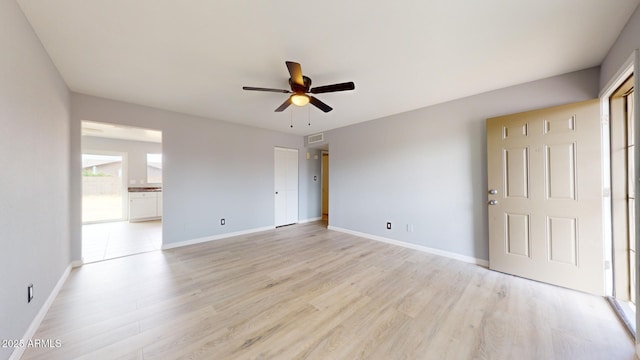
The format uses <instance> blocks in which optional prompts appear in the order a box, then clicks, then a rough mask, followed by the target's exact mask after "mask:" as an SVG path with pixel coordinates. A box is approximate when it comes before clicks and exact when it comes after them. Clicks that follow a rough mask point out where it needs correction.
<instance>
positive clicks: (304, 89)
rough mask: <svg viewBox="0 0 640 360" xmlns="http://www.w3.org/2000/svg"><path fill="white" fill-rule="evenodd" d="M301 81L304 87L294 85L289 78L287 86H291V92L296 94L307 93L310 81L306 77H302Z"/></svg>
mask: <svg viewBox="0 0 640 360" xmlns="http://www.w3.org/2000/svg"><path fill="white" fill-rule="evenodd" d="M302 81H304V86H301V85H300V84H297V83H295V82H294V81H293V80H292V79H291V78H289V86H291V91H293V92H296V93H306V92H309V89H310V88H311V79H310V78H308V77H306V76H303V77H302Z"/></svg>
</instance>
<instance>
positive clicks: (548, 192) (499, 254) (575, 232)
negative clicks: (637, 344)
mask: <svg viewBox="0 0 640 360" xmlns="http://www.w3.org/2000/svg"><path fill="white" fill-rule="evenodd" d="M601 157H602V156H601V135H600V116H599V101H598V100H591V101H586V102H581V103H575V104H569V105H564V106H558V107H553V108H549V109H542V110H536V111H530V112H525V113H520V114H514V115H507V116H502V117H497V118H492V119H488V120H487V170H488V185H489V196H488V198H489V266H490V268H491V269H493V270H497V271H501V272H505V273H509V274H514V275H518V276H522V277H525V278H529V279H533V280H538V281H543V282H546V283H550V284H555V285H560V286H564V287H568V288H572V289H577V290H581V291H585V292H590V293H593V294H599V295H603V294H604V253H603V228H602V184H601V183H602V181H601V179H602V165H601V164H602V159H601Z"/></svg>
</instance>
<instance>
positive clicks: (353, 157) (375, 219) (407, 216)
mask: <svg viewBox="0 0 640 360" xmlns="http://www.w3.org/2000/svg"><path fill="white" fill-rule="evenodd" d="M598 75H599V71H598V68H592V69H587V70H583V71H579V72H574V73H570V74H566V75H562V76H556V77H552V78H548V79H543V80H539V81H534V82H531V83H526V84H522V85H518V86H513V87H509V88H505V89H501V90H496V91H492V92H487V93H483V94H480V95H475V96H471V97H467V98H463V99H459V100H455V101H451V102H447V103H443V104H439V105H435V106H431V107H427V108H423V109H419V110H415V111H411V112H407V113H403V114H399V115H395V116H390V117H386V118H382V119H378V120H373V121H369V122H365V123H361V124H356V125H353V126H348V127H344V128H340V129H336V130H333V131H329V132H327V133H326V134H325V139H326V140H327V142H328V143H329V152H330V154H331V162H330V167H331V170H330V171H329V176H330V179H329V184H330V193H329V224H330V225H331V226H335V227H340V228H345V229H348V230H353V231H358V232H363V233H367V234H371V235H376V236H382V237H386V238H391V239H395V240H400V241H405V242H409V243H413V244H418V245H423V246H428V247H431V248H436V249H439V250H444V251H449V252H453V253H457V254H461V255H465V256H471V257H475V258H478V259H484V260H487V259H488V254H489V250H488V244H489V241H488V229H487V208H486V206H487V205H486V202H487V195H486V194H487V179H486V178H487V170H486V139H485V119H487V118H489V117H494V116H498V115H505V114H510V113H516V112H521V111H526V110H532V109H537V108H544V107H549V106H554V105H560V104H564V103H570V102H576V101H581V100H586V99H592V98H595V97H597V93H598ZM387 221H391V222H392V224H393V227H392V230H387V229H386V227H385V225H386V222H387ZM407 224H413V227H414V231H413V232H407V230H406V226H407Z"/></svg>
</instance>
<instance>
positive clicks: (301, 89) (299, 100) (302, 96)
mask: <svg viewBox="0 0 640 360" xmlns="http://www.w3.org/2000/svg"><path fill="white" fill-rule="evenodd" d="M285 63H286V64H287V69H288V70H289V75H290V76H291V77H290V78H289V85H290V86H291V90H283V89H270V88H261V87H252V86H243V87H242V89H243V90H252V91H268V92H277V93H283V94H291V96H289V98H288V99H287V100H285V102H283V103H282V105H280V106H278V108H277V109H276V110H275V111H276V112H281V111H284V109H286V108H287V107H289V105H291V104H294V105H297V106H305V105H307V104H308V103H311V104H312V105H314V106H315V107H317V108H318V109H320V110H322V111H324V112H326V113H327V112H329V111H331V110H333V108H332V107H331V106H329V105H327V104H325V103H323V102H322V101H320V100H318V98H316V97H314V96H311V95H308V93H311V94H322V93H329V92H336V91H347V90H353V89H355V88H356V85H355V84H354V83H353V81H349V82H344V83H339V84H333V85H325V86H318V87H314V88H311V79H310V78H308V77H306V76H304V75H302V68H301V67H300V64H298V63H297V62H293V61H286V62H285Z"/></svg>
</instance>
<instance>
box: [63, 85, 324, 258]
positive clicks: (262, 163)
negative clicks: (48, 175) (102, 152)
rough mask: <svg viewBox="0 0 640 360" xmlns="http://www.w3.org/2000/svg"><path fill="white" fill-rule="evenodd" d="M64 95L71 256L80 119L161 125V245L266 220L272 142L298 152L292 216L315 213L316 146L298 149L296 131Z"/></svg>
mask: <svg viewBox="0 0 640 360" xmlns="http://www.w3.org/2000/svg"><path fill="white" fill-rule="evenodd" d="M71 100H72V101H71V103H72V110H71V123H72V125H71V126H72V128H73V129H72V137H71V147H72V150H71V151H72V157H73V159H74V161H73V162H72V168H71V174H78V176H73V177H72V179H71V181H72V186H71V189H72V203H71V206H72V210H73V213H72V215H73V219H72V221H73V225H72V229H71V230H72V237H71V238H72V256H73V259H79V258H80V239H81V232H80V215H79V213H80V210H79V208H80V205H81V199H80V197H81V192H80V186H79V183H80V175H79V174H80V135H79V132H80V123H81V120H89V121H98V122H106V123H115V124H121V125H128V126H137V127H143V128H149V129H156V130H161V131H162V147H163V152H162V153H163V166H164V174H163V175H164V182H163V241H164V243H165V244H170V243H175V242H181V241H187V240H193V239H199V238H203V237H210V236H215V235H221V234H225V233H231V232H236V231H243V230H250V229H255V228H262V227H267V226H273V224H274V199H273V196H274V193H273V192H274V172H273V167H274V158H273V156H274V155H273V148H274V147H275V146H282V147H288V148H297V149H299V150H300V151H299V155H300V160H299V161H300V163H299V165H300V166H299V175H300V184H299V192H300V197H299V198H300V202H299V209H300V211H299V216H300V219H301V220H304V219H310V218H316V217H319V216H320V195H319V192H320V187H319V186H320V182H319V181H317V182H314V181H313V176H314V175H317V176H320V161H319V160H313V154H316V153H317V154H319V151H318V150H312V149H309V150H307V149H305V148H304V147H303V138H302V137H300V136H294V135H288V134H284V133H278V132H274V131H268V130H264V129H257V128H252V127H248V126H243V125H236V124H231V123H227V122H223V121H216V120H211V119H204V118H200V117H195V116H190V115H185V114H179V113H174V112H169V111H163V110H157V109H153V108H149V107H144V106H138V105H133V104H128V103H123V102H118V101H113V100H107V99H102V98H97V97H92V96H87V95H81V94H75V93H74V94H72V99H71ZM283 126H288V124H285V123H283ZM307 151H310V152H312V156H311V158H312V160H306V152H307ZM220 218H225V219H226V225H225V226H221V225H220Z"/></svg>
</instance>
